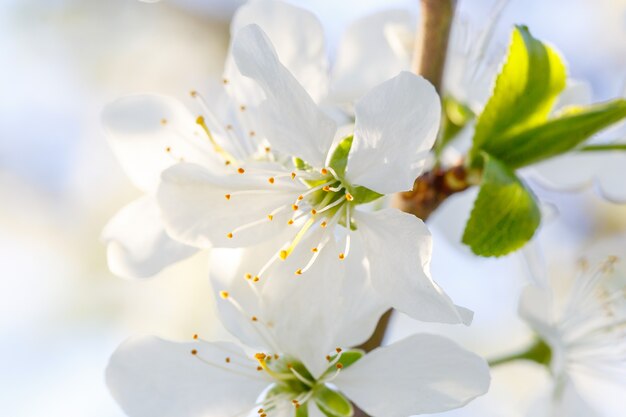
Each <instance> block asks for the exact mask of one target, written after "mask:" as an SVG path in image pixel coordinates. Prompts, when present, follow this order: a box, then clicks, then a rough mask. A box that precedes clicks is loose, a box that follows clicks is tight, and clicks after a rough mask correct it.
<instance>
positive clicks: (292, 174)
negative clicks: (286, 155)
mask: <svg viewBox="0 0 626 417" xmlns="http://www.w3.org/2000/svg"><path fill="white" fill-rule="evenodd" d="M295 178H296V173H295V172H292V173H291V179H292V180H293V179H295Z"/></svg>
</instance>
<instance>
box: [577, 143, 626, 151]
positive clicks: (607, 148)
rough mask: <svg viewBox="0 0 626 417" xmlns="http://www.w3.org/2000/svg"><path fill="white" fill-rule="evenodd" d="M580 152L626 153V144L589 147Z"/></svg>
mask: <svg viewBox="0 0 626 417" xmlns="http://www.w3.org/2000/svg"><path fill="white" fill-rule="evenodd" d="M579 151H580V152H610V151H626V143H605V144H598V145H587V146H583V147H582V148H580V149H579Z"/></svg>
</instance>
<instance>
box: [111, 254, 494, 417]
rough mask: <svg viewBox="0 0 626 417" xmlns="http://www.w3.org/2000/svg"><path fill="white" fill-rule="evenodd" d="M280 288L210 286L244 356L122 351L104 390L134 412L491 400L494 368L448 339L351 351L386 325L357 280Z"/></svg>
mask: <svg viewBox="0 0 626 417" xmlns="http://www.w3.org/2000/svg"><path fill="white" fill-rule="evenodd" d="M226 254H228V251H226V252H224V253H222V255H226ZM275 278H276V279H273V280H270V281H268V282H266V283H260V284H259V285H252V284H250V283H249V282H246V281H245V280H232V279H230V276H229V274H228V273H226V274H224V275H222V274H215V275H214V276H213V285H214V286H215V287H216V288H226V290H221V291H220V292H219V294H220V296H221V298H222V300H221V303H220V309H219V311H220V315H221V319H222V321H223V322H224V324H225V325H226V327H227V328H228V329H229V330H230V331H231V332H232V333H233V335H235V336H236V337H238V338H239V339H240V340H241V342H242V343H243V344H244V346H241V345H238V344H235V343H224V342H207V341H201V340H200V339H199V338H198V336H194V339H196V341H194V342H191V343H175V342H168V341H165V340H161V339H158V338H154V337H139V338H134V339H131V340H129V341H127V342H126V343H124V344H123V345H122V346H121V347H120V348H119V349H118V350H117V351H116V352H115V353H114V355H113V357H112V358H111V361H110V363H109V367H108V369H107V384H108V386H109V389H110V391H111V393H112V394H113V396H114V397H115V399H116V400H117V401H118V403H119V404H120V405H121V406H122V408H123V409H124V410H125V411H126V413H128V415H129V416H131V417H143V416H145V417H148V416H150V417H158V416H163V417H165V416H168V417H169V416H190V417H191V416H199V415H226V416H239V415H241V416H243V415H248V414H251V413H254V412H256V413H258V415H262V416H285V417H286V416H293V415H296V416H301V415H308V416H315V417H321V416H324V415H338V416H346V417H347V416H351V415H352V412H353V410H352V405H351V404H350V402H349V400H350V401H354V403H355V404H357V405H358V406H359V407H360V408H362V409H364V410H365V411H366V412H367V413H368V414H370V415H372V416H378V417H383V416H384V417H405V416H408V415H413V414H421V413H427V412H440V411H445V410H450V409H453V408H457V407H461V406H463V405H465V404H466V403H468V402H469V401H471V400H472V399H473V398H475V397H477V396H479V395H482V394H484V393H485V392H486V391H487V389H488V386H489V381H490V378H489V370H488V367H487V365H486V363H485V361H484V360H483V359H482V358H480V357H478V356H476V355H475V354H473V353H470V352H468V351H466V350H464V349H462V348H461V347H459V346H458V345H456V344H455V343H453V342H451V341H449V340H447V339H445V338H443V337H441V336H435V335H428V334H421V335H413V336H411V337H408V338H406V339H404V340H402V341H399V342H396V343H394V344H392V345H390V346H387V347H384V348H379V349H377V350H375V351H373V352H371V353H369V354H367V355H364V354H363V352H361V351H357V350H346V349H345V348H346V347H350V346H353V345H355V344H358V343H360V342H362V341H363V339H364V338H367V336H368V334H367V333H365V332H367V331H368V330H369V331H371V330H372V327H373V324H375V323H376V318H378V316H379V315H380V310H379V308H378V307H377V306H376V305H375V304H372V303H371V300H372V299H371V297H370V296H369V295H368V294H366V293H355V292H354V288H355V287H356V288H359V285H360V284H359V282H358V281H359V277H357V276H354V275H353V276H343V277H338V276H333V277H327V276H324V275H319V274H316V275H315V276H313V275H311V276H310V277H306V278H304V279H303V280H301V281H298V282H294V281H293V280H291V283H290V284H289V285H282V283H277V282H278V281H282V280H280V279H278V278H280V277H275ZM282 278H285V277H282ZM375 311H378V313H377V314H374V315H372V313H373V312H375ZM363 320H365V321H366V322H369V323H368V324H367V325H365V326H360V325H356V324H355V321H356V323H358V324H364V323H363ZM342 348H343V349H342Z"/></svg>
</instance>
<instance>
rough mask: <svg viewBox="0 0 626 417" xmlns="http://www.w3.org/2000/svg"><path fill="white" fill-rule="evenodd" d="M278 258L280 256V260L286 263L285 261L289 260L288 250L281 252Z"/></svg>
mask: <svg viewBox="0 0 626 417" xmlns="http://www.w3.org/2000/svg"><path fill="white" fill-rule="evenodd" d="M278 256H280V259H282V260H283V261H284V260H285V259H287V256H289V252H287V251H286V250H281V251H280V252H279V254H278Z"/></svg>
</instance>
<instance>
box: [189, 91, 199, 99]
mask: <svg viewBox="0 0 626 417" xmlns="http://www.w3.org/2000/svg"><path fill="white" fill-rule="evenodd" d="M189 95H190V96H191V97H194V98H196V97H197V96H198V92H197V91H196V90H191V91H190V92H189Z"/></svg>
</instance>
